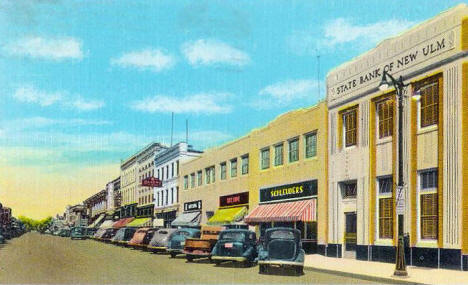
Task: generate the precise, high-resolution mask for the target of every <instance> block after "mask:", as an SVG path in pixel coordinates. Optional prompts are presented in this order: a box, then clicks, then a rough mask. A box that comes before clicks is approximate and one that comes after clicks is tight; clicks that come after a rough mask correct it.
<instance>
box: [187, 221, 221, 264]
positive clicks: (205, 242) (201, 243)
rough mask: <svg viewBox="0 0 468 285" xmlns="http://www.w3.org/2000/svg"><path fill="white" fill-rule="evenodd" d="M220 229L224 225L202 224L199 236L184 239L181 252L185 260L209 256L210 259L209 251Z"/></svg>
mask: <svg viewBox="0 0 468 285" xmlns="http://www.w3.org/2000/svg"><path fill="white" fill-rule="evenodd" d="M222 230H224V227H219V226H203V227H202V229H201V236H200V238H187V239H185V245H184V251H183V253H184V254H185V258H186V259H187V261H189V262H191V261H192V260H194V259H195V258H209V259H210V260H211V251H212V250H213V247H214V245H215V244H216V242H217V241H218V235H219V233H220V232H221V231H222Z"/></svg>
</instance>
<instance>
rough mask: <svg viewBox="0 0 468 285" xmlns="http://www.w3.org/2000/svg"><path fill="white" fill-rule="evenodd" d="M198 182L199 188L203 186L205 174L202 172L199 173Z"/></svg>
mask: <svg viewBox="0 0 468 285" xmlns="http://www.w3.org/2000/svg"><path fill="white" fill-rule="evenodd" d="M197 181H198V186H201V185H202V184H203V174H202V171H201V170H199V171H198V172H197Z"/></svg>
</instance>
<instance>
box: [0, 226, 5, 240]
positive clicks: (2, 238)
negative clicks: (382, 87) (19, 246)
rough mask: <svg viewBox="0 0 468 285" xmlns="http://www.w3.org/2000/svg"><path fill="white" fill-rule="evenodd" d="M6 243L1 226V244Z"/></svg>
mask: <svg viewBox="0 0 468 285" xmlns="http://www.w3.org/2000/svg"><path fill="white" fill-rule="evenodd" d="M2 243H5V238H4V237H3V230H2V228H0V244H2Z"/></svg>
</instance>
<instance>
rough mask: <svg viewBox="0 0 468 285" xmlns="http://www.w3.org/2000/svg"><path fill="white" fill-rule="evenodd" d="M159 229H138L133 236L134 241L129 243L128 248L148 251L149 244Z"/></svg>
mask: <svg viewBox="0 0 468 285" xmlns="http://www.w3.org/2000/svg"><path fill="white" fill-rule="evenodd" d="M158 230H159V229H158V228H141V229H138V230H137V231H136V232H135V234H134V235H133V237H132V239H131V240H130V241H129V242H128V244H127V245H128V246H131V247H133V248H141V249H146V247H147V246H148V244H149V242H150V241H151V239H152V238H153V236H154V233H155V232H157V231H158Z"/></svg>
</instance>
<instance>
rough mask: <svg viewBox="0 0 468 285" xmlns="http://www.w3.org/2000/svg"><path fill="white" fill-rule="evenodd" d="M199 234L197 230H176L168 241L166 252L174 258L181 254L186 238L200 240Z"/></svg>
mask: <svg viewBox="0 0 468 285" xmlns="http://www.w3.org/2000/svg"><path fill="white" fill-rule="evenodd" d="M200 234H201V232H200V230H199V229H197V228H181V229H178V230H177V231H176V232H175V233H174V234H173V235H172V237H171V239H170V240H169V244H168V246H167V252H169V254H170V255H171V257H172V258H174V257H176V255H177V254H181V253H183V251H184V246H185V240H186V239H187V238H200Z"/></svg>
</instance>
